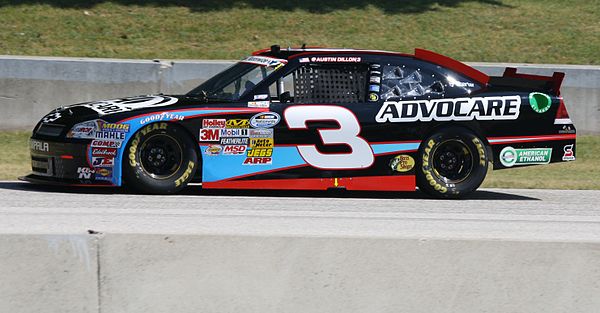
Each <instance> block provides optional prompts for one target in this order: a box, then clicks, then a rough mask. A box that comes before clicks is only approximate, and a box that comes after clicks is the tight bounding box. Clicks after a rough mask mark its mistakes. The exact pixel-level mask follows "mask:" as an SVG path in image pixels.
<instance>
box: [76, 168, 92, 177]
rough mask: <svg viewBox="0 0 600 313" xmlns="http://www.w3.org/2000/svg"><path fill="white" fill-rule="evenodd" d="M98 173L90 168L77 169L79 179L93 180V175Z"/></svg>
mask: <svg viewBox="0 0 600 313" xmlns="http://www.w3.org/2000/svg"><path fill="white" fill-rule="evenodd" d="M95 172H96V171H94V170H93V169H91V168H89V167H78V168H77V174H78V177H79V179H90V178H92V174H94V173H95Z"/></svg>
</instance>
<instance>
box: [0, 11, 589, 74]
mask: <svg viewBox="0 0 600 313" xmlns="http://www.w3.org/2000/svg"><path fill="white" fill-rule="evenodd" d="M0 19H1V20H2V27H0V54H12V55H49V56H78V57H116V58H145V59H153V58H162V59H181V58H192V59H236V58H240V57H242V56H244V55H247V54H248V53H249V52H251V51H253V50H256V49H259V48H264V47H268V46H270V45H271V44H274V43H278V44H281V45H282V46H284V47H285V46H287V45H292V46H299V45H301V44H302V43H307V44H308V45H313V46H328V47H352V48H370V49H384V50H393V51H401V52H412V51H413V49H414V48H415V47H421V48H427V49H431V50H434V51H437V52H440V53H443V54H447V55H449V56H452V57H455V58H457V59H460V60H464V61H485V62H527V63H570V64H600V55H599V53H598V51H600V35H598V34H600V1H598V0H578V1H576V0H545V1H538V0H479V1H475V0H454V1H451V0H438V1H432V0H406V1H390V0H372V1H371V0H370V1H366V0H351V1H344V2H341V1H337V2H335V5H334V4H329V3H328V2H326V1H317V0H305V1H274V0H221V1H218V0H209V1H192V0H164V1H140V0H113V1H110V2H106V1H102V0H91V1H74V0H36V1H33V0H19V1H17V0H0Z"/></svg>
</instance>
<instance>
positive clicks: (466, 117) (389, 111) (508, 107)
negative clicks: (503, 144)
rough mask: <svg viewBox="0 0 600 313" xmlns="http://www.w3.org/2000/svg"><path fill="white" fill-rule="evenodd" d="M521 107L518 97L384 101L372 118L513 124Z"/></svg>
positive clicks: (380, 119) (381, 121) (382, 119)
mask: <svg viewBox="0 0 600 313" xmlns="http://www.w3.org/2000/svg"><path fill="white" fill-rule="evenodd" d="M520 106H521V97H519V96H506V97H475V98H457V99H436V100H410V101H399V102H395V101H386V102H385V103H384V104H383V106H381V109H379V112H378V113H377V115H376V116H375V121H377V122H378V123H385V122H392V123H402V122H416V121H422V122H429V121H470V120H515V119H517V118H518V117H519V109H520Z"/></svg>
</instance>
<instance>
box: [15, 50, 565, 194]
mask: <svg viewBox="0 0 600 313" xmlns="http://www.w3.org/2000/svg"><path fill="white" fill-rule="evenodd" d="M563 77H564V74H563V73H554V75H553V76H552V77H545V76H536V75H527V74H519V73H517V71H516V69H514V68H507V69H506V70H505V72H504V75H503V76H502V77H489V76H487V75H485V74H484V73H482V72H479V71H478V70H476V69H474V68H471V67H469V66H467V65H465V64H463V63H460V62H458V61H456V60H453V59H451V58H448V57H445V56H442V55H439V54H436V53H433V52H430V51H427V50H421V49H417V50H415V53H414V54H413V55H409V54H400V53H393V52H386V51H370V50H351V49H321V48H298V49H294V48H288V49H280V48H279V47H278V46H273V47H271V48H270V49H265V50H260V51H257V52H254V53H253V54H252V56H249V57H247V58H245V59H243V60H241V61H239V62H238V63H236V64H234V65H232V66H231V67H229V68H227V69H226V70H224V71H223V72H221V73H219V74H217V75H216V76H214V77H213V78H211V79H209V80H207V81H206V82H204V83H203V84H201V85H200V86H198V87H197V88H195V89H194V90H192V91H190V92H189V93H187V94H185V95H178V96H167V95H162V94H161V95H149V96H139V97H132V98H125V99H116V100H104V101H97V102H89V103H82V104H76V105H71V106H66V107H61V108H59V109H56V110H54V111H52V112H51V113H49V114H48V115H46V116H44V118H42V120H41V121H40V122H39V123H38V125H37V126H36V127H35V129H34V131H33V135H32V137H31V159H32V169H33V172H32V173H31V174H30V175H28V176H26V177H24V178H23V179H25V180H28V181H31V182H36V183H60V184H75V185H107V186H121V185H127V186H131V187H133V188H135V189H138V190H139V191H141V192H147V193H159V194H168V193H175V192H177V191H179V190H181V189H182V188H183V187H185V186H186V185H187V184H188V183H190V182H202V188H219V189H223V188H234V189H296V190H298V189H304V190H307V189H310V190H326V189H329V188H345V189H348V190H382V191H414V190H415V189H416V186H418V187H419V188H420V189H421V190H423V191H425V192H426V193H428V194H430V195H432V196H434V197H443V198H458V197H461V196H464V195H466V194H468V193H470V192H472V191H474V190H475V189H477V188H478V187H479V186H480V184H481V183H482V182H483V180H484V178H485V175H486V173H487V170H488V164H489V163H490V162H491V163H492V164H493V168H494V169H505V168H511V167H519V166H527V165H533V164H548V163H552V162H564V161H573V160H575V127H574V126H573V122H572V121H571V120H570V119H569V115H568V113H567V110H566V108H565V104H564V102H563V99H562V98H561V97H560V90H559V89H560V86H561V82H562V79H563Z"/></svg>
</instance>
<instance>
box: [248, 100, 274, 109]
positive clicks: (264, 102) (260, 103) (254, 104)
mask: <svg viewBox="0 0 600 313" xmlns="http://www.w3.org/2000/svg"><path fill="white" fill-rule="evenodd" d="M270 104H271V102H270V101H269V100H261V101H248V107H249V108H268V107H269V105H270Z"/></svg>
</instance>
